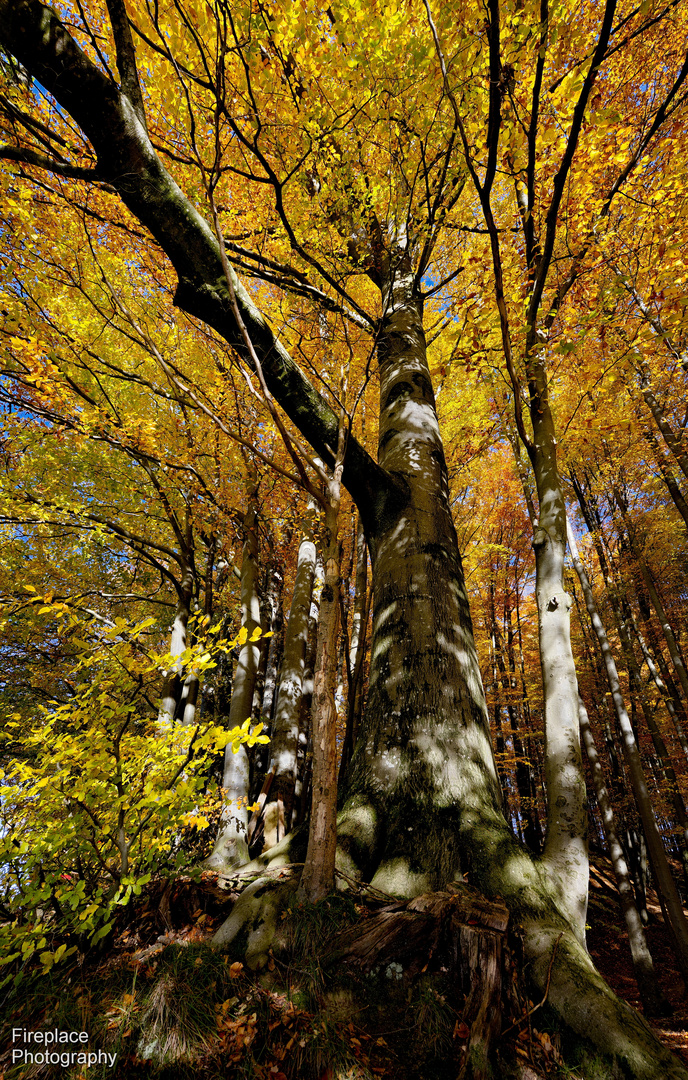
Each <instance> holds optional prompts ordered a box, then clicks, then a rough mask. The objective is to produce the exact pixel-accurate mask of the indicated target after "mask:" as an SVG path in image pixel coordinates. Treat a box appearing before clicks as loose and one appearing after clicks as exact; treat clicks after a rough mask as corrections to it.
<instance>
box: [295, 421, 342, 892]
mask: <svg viewBox="0 0 688 1080" xmlns="http://www.w3.org/2000/svg"><path fill="white" fill-rule="evenodd" d="M344 449H345V428H344V417H342V419H341V421H340V429H339V446H338V448H337V460H336V462H335V467H334V470H333V473H332V476H331V477H330V479H329V481H328V484H327V492H326V496H325V500H326V501H325V538H326V546H325V581H324V584H323V590H322V595H321V598H320V616H319V620H318V648H317V653H316V659H315V678H314V685H313V710H312V718H311V730H312V737H313V799H312V806H311V818H310V827H309V830H308V850H307V852H306V862H305V865H304V868H303V873H302V875H301V881H300V884H299V889H298V896H299V898H300V899H303V900H308V901H310V903H312V904H315V903H317V902H318V900H322V899H323V897H325V896H327V894H328V893H331V892H333V891H334V862H335V853H336V850H337V743H336V729H337V710H336V706H335V682H336V677H337V638H338V635H339V614H340V599H339V587H340V580H339V578H340V571H339V556H340V545H339V536H338V523H339V504H340V500H341V483H342V468H343V462H344Z"/></svg>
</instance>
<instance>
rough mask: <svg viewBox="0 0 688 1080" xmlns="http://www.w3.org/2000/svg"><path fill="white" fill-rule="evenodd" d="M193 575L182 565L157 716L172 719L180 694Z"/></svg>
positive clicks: (187, 566) (193, 587)
mask: <svg viewBox="0 0 688 1080" xmlns="http://www.w3.org/2000/svg"><path fill="white" fill-rule="evenodd" d="M195 584H196V582H195V575H194V572H193V568H192V566H191V564H190V563H188V562H187V564H186V565H185V566H184V568H183V571H182V580H181V583H180V585H179V588H178V591H177V608H176V611H175V613H174V622H173V623H172V630H171V633H170V656H171V658H172V666H171V667H170V668H169V669H168V670H167V671H166V672H165V675H164V679H163V688H162V695H161V702H160V714H159V718H160V719H161V720H162V719H163V718H167V719H169V720H173V719H174V718H175V716H176V714H177V710H178V706H179V702H180V700H181V696H182V689H183V685H184V683H183V680H182V677H181V676H182V668H181V662H180V660H179V659H177V658H179V657H181V656H182V655H183V654H184V652H185V651H186V647H187V632H188V625H189V616H190V615H191V601H192V599H193V595H194V589H195Z"/></svg>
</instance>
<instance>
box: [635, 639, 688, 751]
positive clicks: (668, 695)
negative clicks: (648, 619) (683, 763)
mask: <svg viewBox="0 0 688 1080" xmlns="http://www.w3.org/2000/svg"><path fill="white" fill-rule="evenodd" d="M633 629H634V631H635V635H636V637H637V639H638V644H639V645H640V649H641V652H642V654H643V659H644V660H645V663H646V664H647V669H648V671H649V672H650V675H651V677H652V681H653V682H654V684H655V686H656V687H657V691H658V692H659V694H660V696H661V698H662V700H663V702H664V704H665V705H666V708H667V712H668V713H669V716H670V717H671V719H672V721H673V724H674V728H675V730H676V737H677V738H678V741H679V743H680V744H681V749H682V750H683V753H684V754H685V756H686V758H688V739H686V733H685V731H684V728H683V723H682V720H685V713H684V712H683V709H682V707H681V704H680V702H679V701H678V700H677V699H676V698H675V697H674V696H673V694H672V692H671V689H670V688H669V687H668V686H665V684H664V682H663V681H662V679H661V676H660V674H659V671H658V670H657V667H656V665H655V662H654V659H653V657H652V653H651V652H650V649H649V648H648V645H647V643H646V641H645V638H644V637H643V635H642V634H641V632H640V630H639V628H638V626H637V625H636V623H635V620H633ZM660 656H661V653H659V654H658V659H659V657H660ZM662 659H663V658H662ZM663 674H664V675H665V676H666V670H665V671H664V672H663ZM678 709H681V714H682V716H681V719H679V714H678Z"/></svg>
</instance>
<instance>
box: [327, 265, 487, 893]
mask: <svg viewBox="0 0 688 1080" xmlns="http://www.w3.org/2000/svg"><path fill="white" fill-rule="evenodd" d="M385 279H386V283H387V284H386V287H385V288H384V290H383V310H384V312H385V314H384V316H383V319H382V324H381V329H380V334H379V337H378V362H379V371H380V434H379V439H380V442H379V461H380V464H381V465H382V466H383V467H384V468H385V470H386V471H387V472H388V474H390V475H392V476H393V477H394V478H395V480H396V485H397V488H396V497H395V499H394V500H390V501H389V503H388V507H387V511H386V513H385V515H384V517H381V518H380V520H379V521H378V522H376V524H375V526H374V527H370V526H368V528H367V541H368V548H369V551H370V556H371V561H372V568H373V588H374V597H375V603H374V610H373V639H372V652H371V674H370V687H369V692H368V700H367V703H366V708H365V713H364V717H363V720H362V724H361V731H360V734H359V738H358V740H357V743H356V747H355V748H354V753H353V756H352V759H351V762H350V766H349V769H348V771H347V776H346V785H345V792H344V795H345V802H344V811H343V814H342V817H341V819H340V823H339V830H338V831H339V842H340V848H342V850H347V849H348V851H349V852H350V855H351V860H352V866H353V868H354V869H356V868H358V872H361V871H362V872H363V873H364V874H365V873H366V871H367V868H368V869H369V870H372V871H374V876H373V884H374V885H375V886H376V887H378V888H381V889H383V890H385V891H387V892H390V893H393V894H395V895H399V896H414V895H416V894H418V893H421V892H423V891H425V890H428V889H433V888H437V887H439V886H440V884H442V883H445V882H447V881H452V880H459V879H460V878H461V876H462V873H463V871H464V870H465V869H467V868H468V862H467V859H469V858H470V856H469V852H470V850H471V848H473V852H474V854H473V856H472V857H473V859H475V857H476V854H475V852H476V850H477V849H476V847H475V844H474V843H471V842H470V840H469V836H470V835H472V834H473V830H474V829H480V827H481V825H482V826H483V827H484V828H485V829H486V833H485V837H486V838H487V835H488V834H489V832H490V828H491V826H490V822H494V827H495V829H496V831H497V834H498V835H500V836H502V835H503V837H504V839H506V836H507V834H508V829H507V827H506V822H505V821H504V819H503V818H501V815H500V813H499V808H500V806H501V796H500V790H499V782H498V779H497V772H496V767H495V763H494V756H493V753H492V747H491V743H490V735H489V725H488V720H487V714H486V709H485V700H484V695H483V692H482V684H481V679H480V669H479V666H478V658H477V655H476V653H475V646H474V644H473V635H472V628H471V620H470V614H469V609H468V598H467V595H466V589H465V585H464V581H463V573H462V568H461V560H460V557H459V552H458V545H457V540H456V532H455V530H454V524H453V522H452V519H451V514H450V511H449V500H448V494H449V489H448V480H447V471H446V464H445V459H444V451H443V447H442V440H441V437H440V432H439V426H438V422H437V414H436V411H435V401H434V395H433V391H432V383H431V381H430V374H429V371H428V366H427V360H426V355H425V335H424V332H423V324H422V301H421V298H420V295H419V293H418V291H417V289H416V287H415V285H414V281H413V273H412V270H411V267H410V265H409V263H408V261H407V256H406V255H405V254H404V253H398V262H397V264H396V265H395V266H394V267H392V266H388V267H387V270H386V275H385ZM463 760H465V761H474V762H475V770H476V775H475V777H474V781H475V782H476V783H477V785H478V788H479V789H480V792H481V795H480V796H479V797H478V796H477V795H476V798H477V799H478V801H480V802H481V804H482V803H483V800H485V802H484V812H485V817H484V818H483V813H482V812H479V813H477V814H476V816H475V817H473V816H472V815H471V814H470V813H468V814H466V813H464V812H462V810H461V803H462V801H463V800H464V799H465V798H466V797H467V796H469V790H470V788H471V787H472V785H473V781H472V780H470V779H469V775H466V773H465V772H464V770H463V768H462V767H461V762H462V761H463ZM478 762H480V764H478ZM469 773H470V770H469ZM467 785H468V786H467ZM469 798H470V796H469ZM495 815H496V816H495Z"/></svg>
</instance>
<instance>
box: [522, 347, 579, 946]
mask: <svg viewBox="0 0 688 1080" xmlns="http://www.w3.org/2000/svg"><path fill="white" fill-rule="evenodd" d="M540 351H541V346H540V344H539V342H538V341H537V339H536V338H535V335H534V333H533V334H529V341H528V343H527V353H526V370H527V373H528V385H529V388H530V417H531V423H532V427H533V442H532V445H531V446H530V447H529V454H530V459H531V463H532V466H533V473H534V475H535V483H536V487H537V494H538V503H539V515H540V516H539V519H538V522H537V527H536V528H535V530H534V534H533V548H534V551H535V594H536V598H537V608H538V628H539V642H540V663H541V667H542V690H543V698H544V707H545V780H546V787H547V833H546V836H545V844H544V848H543V852H542V858H543V860H544V862H545V863H546V864H547V865H548V866H549V867H551V868H552V870H553V871H554V872H555V873H556V875H557V877H558V879H559V880H560V882H561V892H562V896H561V901H562V904H563V905H564V907H565V909H566V910H567V911H568V913H569V916H570V918H571V920H572V925H573V926H575V927H576V932H577V933H578V934H579V936H580V940H581V942H584V940H585V917H586V912H587V903H588V851H587V813H586V807H587V795H586V789H585V778H584V775H583V760H582V756H581V747H580V730H579V724H578V682H577V679H576V668H575V663H574V660H573V652H572V650H571V619H570V610H571V602H572V601H571V597H570V596H569V594H568V593H567V592H566V589H565V587H564V556H565V553H566V506H565V503H564V496H563V492H562V488H561V480H560V477H559V469H558V465H557V451H556V439H555V429H554V419H553V417H552V412H551V409H550V405H549V391H548V386H547V372H546V368H545V364H544V360H543V359H542V357H541V355H540Z"/></svg>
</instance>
